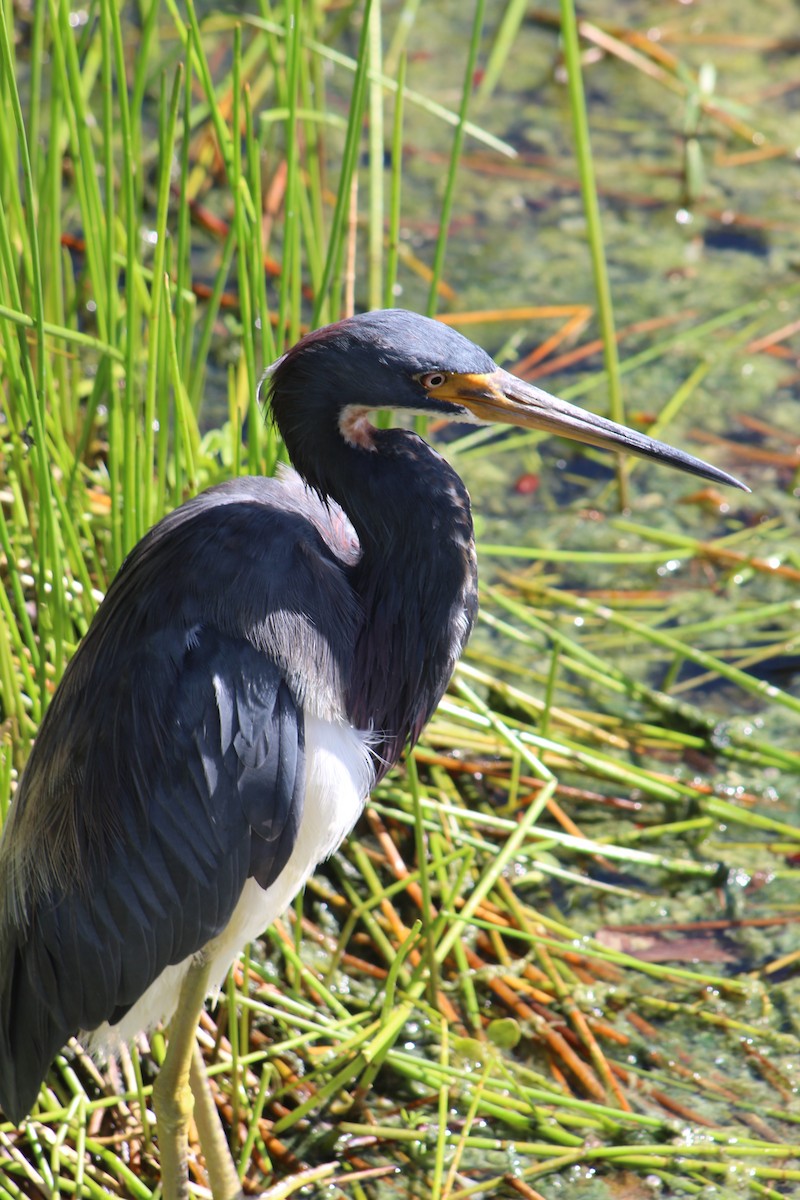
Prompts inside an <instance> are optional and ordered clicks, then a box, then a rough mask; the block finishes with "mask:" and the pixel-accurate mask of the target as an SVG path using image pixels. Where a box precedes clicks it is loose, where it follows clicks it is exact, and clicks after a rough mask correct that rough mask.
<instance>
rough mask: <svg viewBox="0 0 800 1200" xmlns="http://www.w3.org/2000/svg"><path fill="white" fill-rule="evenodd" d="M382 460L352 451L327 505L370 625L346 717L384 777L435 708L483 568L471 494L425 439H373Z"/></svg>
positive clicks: (397, 435)
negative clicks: (349, 547) (336, 517)
mask: <svg viewBox="0 0 800 1200" xmlns="http://www.w3.org/2000/svg"><path fill="white" fill-rule="evenodd" d="M375 441H376V451H375V452H374V453H365V452H364V451H359V450H356V449H352V448H348V449H350V453H351V455H352V459H351V461H350V463H349V467H350V470H348V471H347V472H346V473H345V474H344V475H343V476H342V477H341V479H340V480H339V486H337V487H336V489H335V491H334V489H333V487H332V488H331V495H333V497H334V499H336V500H337V501H338V502H339V503H340V504H341V505H342V507H343V508H344V510H345V512H346V513H347V515H348V516H349V518H350V520H351V522H352V523H353V526H354V527H355V530H356V532H357V534H358V537H359V541H360V544H361V557H360V559H359V561H358V563H357V564H356V566H354V567H353V568H352V581H353V586H354V589H355V590H356V592H357V593H358V596H359V599H360V601H361V605H362V609H363V614H364V620H363V624H362V627H361V631H360V634H359V636H358V639H357V642H356V646H355V654H354V661H353V666H352V671H351V676H350V682H349V688H348V696H347V710H348V715H349V717H350V720H351V721H352V722H353V723H354V724H355V725H356V726H357V727H359V728H362V729H364V728H367V729H371V730H372V731H373V732H374V733H375V734H376V744H375V745H374V747H373V749H374V753H375V756H376V760H377V762H378V773H379V776H380V775H382V774H383V773H384V772H385V770H387V769H388V767H389V766H391V765H392V764H393V763H395V762H396V761H397V759H398V758H399V757H400V754H401V753H402V750H403V747H404V745H405V744H406V742H407V741H409V739H410V741H411V742H412V743H413V742H415V741H416V739H417V738H418V737H419V734H420V733H421V731H422V729H423V727H424V725H425V724H426V722H427V721H428V719H429V717H430V716H431V714H432V713H433V710H434V709H435V708H436V705H437V704H438V703H439V700H440V699H441V697H442V695H443V693H444V691H445V689H446V687H447V684H448V682H449V680H450V676H451V675H452V672H453V668H454V667H455V664H456V662H457V660H458V657H459V656H460V654H461V651H462V649H463V648H464V645H465V643H466V641H467V638H468V637H469V634H470V631H471V629H472V625H473V622H474V620H475V614H476V611H477V568H476V560H475V546H474V540H473V530H472V517H471V513H470V503H469V496H468V494H467V490H466V488H465V487H464V484H463V483H462V481H461V479H460V478H459V476H458V475H457V474H456V472H455V471H454V470H453V469H452V467H450V466H449V464H448V463H446V462H445V461H444V460H443V459H442V458H440V456H439V455H438V454H437V453H436V452H435V451H434V450H433V449H431V447H430V446H428V445H427V444H426V443H425V442H424V441H422V439H421V438H418V437H417V436H416V435H415V434H411V433H408V432H406V431H404V430H396V429H395V430H386V431H376V435H375Z"/></svg>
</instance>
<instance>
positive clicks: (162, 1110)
mask: <svg viewBox="0 0 800 1200" xmlns="http://www.w3.org/2000/svg"><path fill="white" fill-rule="evenodd" d="M207 990H208V961H207V959H206V958H205V956H198V957H197V958H196V959H195V960H194V962H193V963H192V965H191V966H190V967H189V970H188V971H187V973H186V977H185V979H184V981H183V984H182V985H181V994H180V997H179V999H178V1007H177V1009H176V1010H175V1016H174V1017H173V1018H172V1022H171V1024H170V1027H169V1039H168V1042H167V1053H166V1057H165V1059H164V1065H163V1066H162V1068H161V1070H160V1071H159V1073H158V1078H157V1079H156V1082H155V1084H154V1085H153V1106H154V1108H155V1110H156V1121H157V1123H158V1146H159V1152H160V1157H161V1191H162V1195H163V1198H164V1200H189V1169H188V1157H189V1121H190V1120H191V1117H192V1108H193V1102H192V1091H191V1088H190V1085H189V1072H190V1069H191V1063H192V1055H193V1053H194V1047H195V1040H196V1032H197V1021H198V1018H199V1016H200V1010H201V1008H202V1007H203V1001H204V1000H205V997H206V992H207ZM215 1200H216V1196H215Z"/></svg>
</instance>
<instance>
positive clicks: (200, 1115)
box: [189, 1041, 242, 1200]
mask: <svg viewBox="0 0 800 1200" xmlns="http://www.w3.org/2000/svg"><path fill="white" fill-rule="evenodd" d="M189 1083H190V1084H191V1088H192V1095H193V1096H194V1120H195V1124H196V1125H197V1133H198V1136H199V1138H200V1145H201V1146H202V1147H203V1157H204V1158H205V1160H206V1174H207V1175H208V1183H209V1187H210V1188H211V1194H212V1195H213V1197H214V1200H237V1198H238V1197H239V1196H241V1195H242V1185H241V1183H240V1182H239V1176H238V1175H237V1173H236V1167H235V1165H234V1162H233V1159H232V1158H231V1152H230V1150H229V1149H228V1142H227V1140H226V1138H225V1131H224V1130H223V1128H222V1123H221V1122H220V1119H219V1113H218V1112H217V1106H216V1104H215V1103H214V1097H213V1095H212V1094H211V1086H210V1084H209V1082H208V1076H207V1075H206V1069H205V1063H204V1062H203V1056H202V1054H201V1053H200V1047H199V1046H198V1044H197V1041H195V1044H194V1054H193V1056H192V1064H191V1067H190V1070H189Z"/></svg>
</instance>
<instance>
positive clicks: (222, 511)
mask: <svg viewBox="0 0 800 1200" xmlns="http://www.w3.org/2000/svg"><path fill="white" fill-rule="evenodd" d="M269 398H270V403H271V409H272V415H273V417H274V419H275V422H276V423H277V426H278V429H279V431H280V433H281V436H282V437H283V440H284V442H285V445H286V449H287V451H288V454H289V457H290V459H291V461H292V463H293V464H294V468H295V469H294V471H288V470H287V471H284V473H282V474H281V475H279V476H278V478H276V479H255V478H249V479H235V480H233V481H232V482H230V483H226V484H223V485H222V486H220V487H215V488H212V489H210V490H209V491H207V492H204V493H203V494H202V495H199V496H197V497H195V498H194V499H193V500H190V501H188V503H186V504H184V505H183V506H182V507H180V508H178V509H176V510H175V511H174V512H173V513H171V514H170V515H169V516H167V517H165V518H164V520H162V521H161V522H160V523H159V524H158V525H156V526H155V528H153V529H152V530H150V532H149V533H148V534H147V535H146V536H145V537H144V538H143V539H142V541H141V542H140V543H139V544H138V545H137V546H136V547H135V548H134V549H133V550H132V551H131V553H130V554H129V555H128V557H127V559H126V560H125V562H124V563H123V565H122V567H121V569H120V571H119V573H118V575H117V576H116V578H115V579H114V581H113V583H112V584H111V586H110V588H109V590H108V594H107V595H106V597H105V599H104V600H103V602H102V604H101V605H100V608H99V610H98V612H97V615H96V617H95V619H94V621H93V623H92V625H91V628H90V629H89V632H88V633H87V634H86V637H85V638H84V639H83V641H82V643H81V645H80V647H79V648H78V651H77V653H76V654H75V655H74V657H73V659H72V661H71V662H70V664H69V666H68V668H67V670H66V672H65V674H64V677H63V679H62V681H61V683H60V685H59V687H58V689H57V691H56V693H55V695H54V697H53V699H52V702H51V704H50V706H49V708H48V710H47V714H46V716H45V718H44V721H43V722H42V726H41V730H40V732H39V736H38V738H37V740H36V743H35V745H34V748H33V751H32V753H31V756H30V760H29V762H28V765H27V768H26V770H25V772H24V774H23V777H22V780H21V782H20V784H19V788H18V789H17V794H16V798H15V801H14V804H13V805H12V808H11V814H10V817H9V820H8V824H7V828H6V830H5V835H4V838H3V841H2V845H0V1107H2V1108H3V1109H4V1111H5V1112H6V1114H7V1115H8V1116H9V1117H10V1118H11V1119H12V1120H15V1121H18V1120H21V1119H22V1117H23V1116H24V1115H25V1114H26V1113H27V1112H28V1111H29V1109H30V1108H31V1106H32V1105H33V1103H34V1100H35V1099H36V1094H37V1091H38V1089H39V1086H40V1083H41V1081H42V1079H43V1077H44V1075H45V1073H46V1071H47V1069H48V1067H49V1065H50V1062H51V1060H52V1059H53V1057H54V1055H55V1054H56V1053H57V1051H58V1050H59V1049H60V1047H61V1046H62V1045H63V1044H64V1043H65V1042H66V1041H67V1039H68V1038H69V1037H70V1036H72V1035H74V1034H76V1033H79V1032H83V1033H87V1032H88V1035H89V1042H90V1045H91V1046H93V1047H94V1048H100V1049H103V1048H109V1047H110V1048H113V1046H114V1045H115V1044H116V1043H119V1042H120V1041H123V1040H126V1039H129V1038H131V1037H132V1036H133V1035H134V1034H136V1033H137V1032H138V1031H139V1030H142V1029H146V1028H149V1027H152V1026H153V1025H154V1024H155V1023H157V1022H159V1021H170V1020H171V1021H172V1025H171V1029H170V1037H169V1048H168V1052H167V1057H166V1060H165V1063H164V1066H163V1068H162V1070H161V1072H160V1074H159V1078H158V1080H157V1082H156V1087H155V1089H154V1090H155V1106H156V1115H157V1119H158V1127H159V1141H160V1149H161V1160H162V1173H163V1183H164V1194H165V1196H167V1197H169V1198H173V1197H183V1196H187V1195H188V1183H187V1177H186V1153H187V1150H186V1144H187V1123H188V1118H189V1114H190V1112H191V1106H192V1101H191V1094H190V1093H191V1092H193V1093H194V1095H195V1120H196V1121H197V1124H198V1129H199V1133H200V1137H201V1142H202V1143H203V1148H204V1152H205V1155H206V1161H207V1166H208V1169H209V1176H210V1182H211V1185H212V1189H213V1192H214V1196H215V1200H229V1198H230V1197H231V1196H234V1195H238V1194H239V1191H240V1188H239V1183H238V1180H237V1178H236V1173H235V1171H234V1169H233V1164H232V1162H231V1161H230V1156H229V1155H228V1154H227V1149H226V1146H225V1142H224V1137H223V1135H222V1130H221V1128H220V1126H219V1123H218V1121H217V1118H216V1113H215V1112H214V1106H213V1102H212V1101H211V1099H210V1094H209V1092H208V1089H207V1085H205V1087H204V1074H203V1072H202V1069H201V1065H200V1060H199V1056H198V1052H197V1050H196V1046H195V1027H196V1023H197V1018H198V1014H199V1011H200V1008H201V1006H202V1003H203V1000H204V998H205V995H206V993H207V992H208V990H209V988H211V987H215V986H218V985H219V984H220V983H221V982H222V980H223V978H224V976H225V973H226V972H227V970H228V968H229V967H230V965H231V963H232V961H233V959H234V957H235V956H236V954H237V953H238V951H239V949H240V948H241V947H242V946H243V945H244V944H245V943H247V942H248V941H250V940H252V939H253V938H254V937H256V936H257V935H258V934H259V933H260V932H261V931H262V930H263V929H265V928H266V927H267V926H268V925H269V924H270V923H271V922H272V921H273V920H274V919H275V918H276V917H277V916H279V915H280V913H281V912H282V911H283V910H284V909H285V908H286V907H287V905H288V904H289V902H290V900H291V899H292V897H293V896H294V895H295V894H296V892H297V891H298V890H299V888H301V887H302V885H303V883H304V882H305V880H306V879H307V878H308V876H309V874H310V873H311V871H313V869H314V867H315V866H316V865H317V863H319V862H320V861H321V860H322V859H324V858H325V857H326V856H327V855H329V854H331V853H332V852H333V850H335V849H336V847H337V846H338V845H339V843H340V842H341V841H342V839H343V838H344V837H345V836H346V834H347V833H348V832H349V830H350V829H351V828H352V826H353V823H354V822H355V820H356V818H357V817H358V815H359V813H360V812H361V810H362V807H363V805H364V803H365V800H366V798H367V795H368V793H369V791H370V788H371V787H372V786H373V785H374V784H375V783H376V781H377V780H379V779H380V778H381V777H382V776H383V775H384V774H385V772H386V771H387V770H388V769H389V768H390V767H391V766H392V765H393V764H394V763H396V762H397V760H398V758H399V757H400V754H401V752H402V750H403V747H404V746H406V745H407V744H409V743H412V744H413V742H414V741H415V740H416V739H417V738H418V737H419V734H420V732H421V730H422V729H423V727H424V725H425V723H426V721H427V720H428V718H429V717H430V716H431V713H432V712H433V710H434V709H435V707H436V705H437V704H438V702H439V700H440V699H441V696H442V694H443V692H444V690H445V688H446V687H447V684H448V681H449V679H450V676H451V674H452V671H453V668H454V666H455V664H456V661H457V660H458V657H459V655H460V654H461V651H462V650H463V648H464V645H465V643H466V641H467V638H468V637H469V634H470V630H471V628H472V624H473V621H474V619H475V613H476V607H477V587H476V562H475V546H474V541H473V533H472V521H471V518H470V503H469V497H468V495H467V491H466V488H465V487H464V484H463V483H462V481H461V479H460V478H459V476H458V475H457V474H456V473H455V471H453V470H452V468H451V467H450V466H448V464H447V463H446V462H444V461H443V459H442V458H440V456H439V455H438V454H437V453H436V451H434V450H433V449H431V447H430V446H429V445H427V444H426V442H424V441H423V440H422V439H421V438H419V437H417V436H416V435H415V434H413V433H411V432H409V431H407V430H405V429H386V430H384V429H376V428H375V427H374V426H373V425H372V424H371V423H370V421H369V417H368V414H369V412H370V410H372V409H378V408H384V409H395V410H404V411H407V412H415V413H418V412H421V413H427V414H429V415H432V416H434V417H437V418H448V419H451V420H467V421H482V422H503V423H506V424H512V425H521V426H526V427H532V428H537V429H544V430H547V431H549V432H552V433H557V434H561V435H562V436H566V437H570V438H574V439H576V440H578V441H582V442H589V443H591V444H592V445H595V446H603V447H607V448H609V449H612V450H625V451H631V452H632V453H635V454H640V455H644V456H646V457H649V458H653V459H656V460H658V461H659V462H663V463H668V464H670V465H672V466H675V467H679V468H681V469H682V470H685V471H690V472H692V473H693V474H695V475H700V476H702V477H704V478H706V479H712V480H716V481H718V482H721V483H726V484H732V485H733V486H738V487H742V486H743V485H742V484H739V483H738V481H737V480H735V479H733V478H732V477H731V476H730V475H727V474H726V473H725V472H724V471H720V470H717V468H716V467H711V466H709V465H707V464H706V463H704V462H701V461H700V460H698V459H696V458H692V457H691V456H689V455H687V454H684V453H683V452H682V451H680V450H674V449H672V448H670V447H668V446H665V445H663V444H662V443H660V442H656V441H653V440H652V439H651V438H648V437H646V436H644V435H643V434H640V433H634V432H632V431H631V430H628V429H625V428H623V427H622V426H619V425H615V424H614V423H612V422H610V421H607V420H605V419H603V418H602V417H598V416H595V415H594V414H592V413H589V412H584V411H582V410H581V409H578V408H575V407H573V406H572V405H570V404H566V403H564V402H563V401H561V400H557V399H555V398H554V397H553V396H550V395H548V394H547V393H546V392H542V391H540V390H539V389H538V388H536V387H533V386H531V385H530V384H527V383H524V382H522V381H521V380H519V379H517V378H516V377H515V376H513V375H511V374H509V373H508V372H506V371H504V370H501V369H500V368H499V367H497V365H496V364H495V363H494V362H493V361H492V359H491V358H490V357H489V356H488V355H487V354H486V353H484V351H483V350H481V349H479V347H477V346H476V345H474V344H473V343H472V342H470V341H468V340H467V339H466V338H464V337H462V336H461V335H460V334H458V333H456V332H455V331H454V330H452V329H450V328H448V327H447V326H445V325H442V324H439V323H438V322H436V321H432V320H429V319H427V318H425V317H420V316H417V315H415V314H413V313H409V312H404V311H401V310H396V311H390V312H374V313H366V314H364V315H362V316H357V317H352V318H350V319H348V320H344V321H340V322H338V323H337V324H335V325H330V326H328V327H327V328H325V329H320V330H317V331H316V332H315V333H311V334H309V335H308V336H307V337H305V338H304V339H303V340H302V341H301V342H299V343H298V345H296V346H295V347H294V348H293V349H292V350H290V351H289V353H288V354H286V355H284V357H283V358H282V359H280V360H279V361H278V363H276V364H275V366H274V367H273V368H272V369H271V371H270V373H269Z"/></svg>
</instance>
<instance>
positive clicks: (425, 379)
mask: <svg viewBox="0 0 800 1200" xmlns="http://www.w3.org/2000/svg"><path fill="white" fill-rule="evenodd" d="M419 381H420V383H421V384H422V386H423V387H425V388H438V387H441V386H442V384H443V383H447V376H446V375H445V373H444V371H429V372H428V374H427V375H420V377H419Z"/></svg>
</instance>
